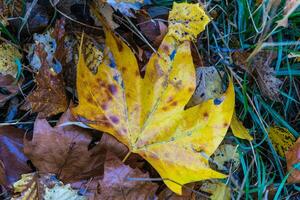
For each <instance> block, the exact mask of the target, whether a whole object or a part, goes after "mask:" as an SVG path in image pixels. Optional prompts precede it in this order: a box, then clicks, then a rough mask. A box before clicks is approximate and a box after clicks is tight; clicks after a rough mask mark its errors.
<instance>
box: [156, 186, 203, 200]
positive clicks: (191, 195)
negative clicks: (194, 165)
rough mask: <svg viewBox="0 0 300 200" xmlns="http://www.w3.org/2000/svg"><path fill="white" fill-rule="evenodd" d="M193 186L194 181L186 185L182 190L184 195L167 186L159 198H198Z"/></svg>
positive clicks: (191, 199)
mask: <svg viewBox="0 0 300 200" xmlns="http://www.w3.org/2000/svg"><path fill="white" fill-rule="evenodd" d="M193 187H194V184H193V183H192V184H187V185H186V187H184V188H183V190H182V195H177V194H176V193H174V192H172V191H171V190H170V189H169V188H165V189H164V190H163V191H162V192H160V193H159V195H158V200H165V199H168V200H196V199H197V197H198V196H197V197H196V195H195V193H193V192H192V189H193ZM188 188H189V189H188Z"/></svg>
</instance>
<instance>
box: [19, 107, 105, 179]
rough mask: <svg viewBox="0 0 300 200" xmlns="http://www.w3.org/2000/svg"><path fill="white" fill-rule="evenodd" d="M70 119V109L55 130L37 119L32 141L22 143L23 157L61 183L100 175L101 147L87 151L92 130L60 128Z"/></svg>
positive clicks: (75, 127) (69, 127) (97, 146)
mask: <svg viewBox="0 0 300 200" xmlns="http://www.w3.org/2000/svg"><path fill="white" fill-rule="evenodd" d="M71 120H72V116H71V113H70V111H69V110H68V111H67V112H66V113H64V114H63V115H62V117H61V118H60V120H59V122H58V124H57V125H56V127H54V128H53V127H51V126H50V125H49V123H48V122H47V121H46V120H45V119H39V118H38V119H36V121H35V124H34V131H33V138H32V140H31V141H29V140H27V139H25V141H24V144H25V147H24V152H25V154H26V155H27V156H28V157H29V158H30V160H31V161H32V163H33V164H34V166H35V167H37V169H38V170H39V171H40V172H44V173H55V174H57V175H58V177H59V179H60V180H62V181H64V182H73V181H78V180H81V179H87V178H90V177H93V176H100V175H102V174H103V165H104V163H103V162H104V160H105V151H104V148H102V147H101V145H96V146H94V147H93V148H91V149H89V144H90V143H91V140H92V135H91V134H92V132H91V130H87V129H83V128H80V127H77V126H74V125H71V126H59V125H60V124H63V123H65V122H67V121H71Z"/></svg>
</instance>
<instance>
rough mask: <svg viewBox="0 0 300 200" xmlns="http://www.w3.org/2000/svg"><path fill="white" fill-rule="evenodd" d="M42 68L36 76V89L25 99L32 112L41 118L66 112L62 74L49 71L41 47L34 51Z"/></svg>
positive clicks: (38, 46) (66, 104)
mask: <svg viewBox="0 0 300 200" xmlns="http://www.w3.org/2000/svg"><path fill="white" fill-rule="evenodd" d="M35 52H36V54H37V55H38V56H39V58H40V60H41V63H42V66H41V69H40V70H39V72H38V74H37V75H36V81H37V88H36V89H35V90H34V91H33V92H32V93H31V94H30V95H29V96H28V97H27V98H28V100H29V102H30V104H31V107H32V111H33V112H39V113H40V117H41V118H45V117H49V116H52V115H56V114H58V113H61V112H64V111H66V110H67V107H68V103H67V96H66V93H65V84H64V80H63V76H62V74H61V73H60V74H56V73H55V72H54V71H53V70H52V69H50V67H49V65H48V62H47V60H46V57H47V53H46V52H45V51H44V50H43V45H42V44H39V45H37V46H36V49H35Z"/></svg>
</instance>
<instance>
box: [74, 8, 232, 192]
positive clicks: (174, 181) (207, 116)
mask: <svg viewBox="0 0 300 200" xmlns="http://www.w3.org/2000/svg"><path fill="white" fill-rule="evenodd" d="M169 16H170V18H169V21H170V22H171V24H170V26H169V27H170V28H169V32H168V34H167V35H166V36H165V38H164V40H163V42H162V44H161V45H160V47H159V49H158V52H157V53H155V54H153V55H152V57H151V58H150V60H149V62H148V64H147V66H146V74H145V77H144V78H141V76H140V73H139V69H138V66H137V61H136V58H135V56H134V54H133V53H132V51H131V50H130V48H129V47H128V46H127V45H126V44H125V43H124V42H123V41H122V40H121V39H119V38H117V36H116V35H114V34H113V33H112V32H111V31H110V30H109V29H108V28H107V27H105V34H106V45H107V46H106V51H105V52H107V53H106V55H104V61H103V63H102V64H101V65H100V66H99V68H98V72H97V74H93V73H91V72H90V71H89V69H88V68H87V67H86V64H85V60H84V59H83V55H82V54H80V57H79V63H78V70H77V91H78V97H79V105H78V106H77V107H76V108H75V109H72V112H73V113H74V114H75V115H76V116H77V117H78V119H79V120H81V121H83V122H85V123H86V124H88V125H89V126H91V127H92V128H95V129H98V130H101V131H104V132H107V133H110V134H111V135H113V136H114V137H116V138H117V139H118V140H119V141H120V142H122V143H123V144H125V145H126V146H127V147H128V148H129V150H130V152H132V153H137V154H139V155H141V156H142V157H143V158H144V159H146V160H147V161H148V162H149V163H150V164H151V165H152V166H153V167H154V168H155V169H156V170H157V172H158V173H159V174H160V176H161V177H162V178H163V179H164V182H165V184H166V185H167V186H168V187H169V188H170V189H171V190H172V191H174V192H176V193H178V194H181V187H182V185H183V184H186V183H189V182H194V181H198V180H202V179H209V178H224V177H225V175H223V174H221V173H219V172H216V171H214V170H212V169H210V168H209V164H208V158H209V156H210V155H212V153H213V152H214V151H215V149H216V148H217V147H218V145H219V144H220V142H221V141H222V140H223V137H224V135H225V134H226V132H227V129H228V127H229V124H230V121H231V117H232V114H233V109H234V101H235V100H234V98H235V97H234V96H235V95H234V89H233V84H232V80H231V81H230V83H229V86H228V89H227V91H226V92H225V93H224V94H223V95H221V96H220V97H218V98H215V99H211V100H208V101H205V102H203V103H202V104H200V105H197V106H194V107H192V108H190V109H186V110H184V107H185V105H186V104H187V102H188V101H189V99H190V97H191V96H192V94H193V92H194V90H195V86H196V85H195V69H194V65H193V60H192V57H191V51H190V43H189V41H188V40H190V39H193V38H195V37H196V35H197V34H198V33H199V32H200V31H203V30H204V28H205V25H206V24H207V23H208V22H209V19H208V17H207V16H206V15H205V13H204V11H203V9H202V8H201V7H200V6H199V5H198V4H188V3H181V4H177V3H174V5H173V10H172V11H171V12H170V15H169Z"/></svg>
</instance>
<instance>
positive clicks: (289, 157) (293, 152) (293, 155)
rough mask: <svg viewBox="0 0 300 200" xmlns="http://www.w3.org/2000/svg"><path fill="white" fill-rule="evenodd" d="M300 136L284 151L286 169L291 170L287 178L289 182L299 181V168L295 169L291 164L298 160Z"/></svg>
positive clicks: (299, 160)
mask: <svg viewBox="0 0 300 200" xmlns="http://www.w3.org/2000/svg"><path fill="white" fill-rule="evenodd" d="M299 155H300V138H299V139H297V141H296V143H295V144H294V145H293V146H292V147H290V148H289V150H288V151H286V152H285V158H286V163H287V164H286V165H287V171H291V170H293V171H292V173H291V174H290V176H289V178H288V180H287V181H288V182H289V183H299V182H300V170H299V169H295V168H294V167H293V165H295V164H297V163H299V162H300V157H299Z"/></svg>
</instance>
